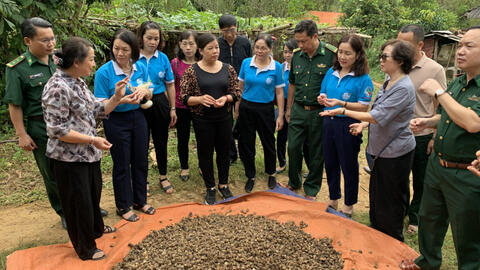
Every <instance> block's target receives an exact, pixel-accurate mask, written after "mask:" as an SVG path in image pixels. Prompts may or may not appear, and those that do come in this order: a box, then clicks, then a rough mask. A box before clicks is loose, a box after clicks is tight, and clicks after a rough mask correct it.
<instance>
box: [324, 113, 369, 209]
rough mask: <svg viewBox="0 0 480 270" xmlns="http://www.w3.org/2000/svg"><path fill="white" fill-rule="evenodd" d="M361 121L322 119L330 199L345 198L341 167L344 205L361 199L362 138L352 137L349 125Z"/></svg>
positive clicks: (341, 118)
mask: <svg viewBox="0 0 480 270" xmlns="http://www.w3.org/2000/svg"><path fill="white" fill-rule="evenodd" d="M358 122H359V121H357V120H355V119H352V118H350V117H325V118H324V119H323V137H322V143H323V158H324V160H325V171H326V172H327V182H328V189H329V192H330V200H338V199H340V198H341V197H342V192H341V188H340V168H341V169H342V172H343V181H344V189H345V205H354V204H356V203H357V200H358V179H359V178H358V177H359V176H358V153H359V152H360V145H361V144H362V136H361V135H359V136H353V135H352V134H351V133H350V128H349V126H350V125H351V124H353V123H358Z"/></svg>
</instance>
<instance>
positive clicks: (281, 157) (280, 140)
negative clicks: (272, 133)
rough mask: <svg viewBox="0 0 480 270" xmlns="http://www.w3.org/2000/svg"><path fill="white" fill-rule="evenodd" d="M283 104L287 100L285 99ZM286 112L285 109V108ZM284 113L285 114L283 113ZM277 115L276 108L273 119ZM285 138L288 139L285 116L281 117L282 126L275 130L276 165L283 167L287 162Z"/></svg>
mask: <svg viewBox="0 0 480 270" xmlns="http://www.w3.org/2000/svg"><path fill="white" fill-rule="evenodd" d="M285 104H287V100H286V99H285ZM285 112H286V109H285ZM284 115H285V114H284ZM277 117H278V109H275V120H276V119H277ZM287 139H288V123H287V119H286V118H285V116H284V117H283V128H282V129H280V130H279V131H278V132H277V158H278V166H279V167H283V166H285V165H286V164H287V155H286V153H287Z"/></svg>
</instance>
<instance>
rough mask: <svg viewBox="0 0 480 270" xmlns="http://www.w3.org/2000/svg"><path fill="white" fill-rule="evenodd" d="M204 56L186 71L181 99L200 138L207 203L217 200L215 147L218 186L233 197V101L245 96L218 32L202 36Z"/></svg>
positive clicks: (183, 77)
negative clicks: (230, 176)
mask: <svg viewBox="0 0 480 270" xmlns="http://www.w3.org/2000/svg"><path fill="white" fill-rule="evenodd" d="M197 45H198V48H199V52H200V54H201V55H202V60H200V61H199V62H197V63H196V64H193V65H192V66H191V67H189V68H188V69H187V70H185V73H183V76H182V79H181V82H180V91H181V94H180V95H181V99H182V100H183V102H184V103H185V104H186V105H187V106H189V107H190V109H191V111H192V116H193V128H194V131H195V137H196V138H197V153H198V160H199V165H200V169H201V170H202V175H203V180H204V181H205V186H206V188H207V192H206V195H205V204H208V205H210V204H214V203H215V201H216V190H215V178H214V173H213V150H214V149H215V151H216V153H217V160H216V161H217V168H218V190H219V191H220V194H221V195H222V197H223V198H224V199H227V198H230V197H232V193H231V192H230V189H229V188H228V171H229V147H230V140H231V138H232V117H231V107H232V106H231V103H234V102H235V101H236V100H237V99H238V98H240V96H241V91H240V89H239V87H238V85H237V74H236V73H235V70H234V69H233V67H232V66H230V65H228V64H224V63H222V62H220V61H218V55H219V47H218V42H217V39H216V38H215V36H213V35H211V34H203V35H201V36H200V37H199V38H198V44H197Z"/></svg>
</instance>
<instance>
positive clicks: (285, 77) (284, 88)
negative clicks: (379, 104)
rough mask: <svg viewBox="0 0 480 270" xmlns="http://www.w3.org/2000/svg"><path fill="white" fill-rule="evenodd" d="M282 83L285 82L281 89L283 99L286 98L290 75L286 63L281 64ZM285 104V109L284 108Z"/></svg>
mask: <svg viewBox="0 0 480 270" xmlns="http://www.w3.org/2000/svg"><path fill="white" fill-rule="evenodd" d="M282 66H283V81H284V82H285V86H284V87H283V96H284V97H285V99H287V98H288V76H289V75H290V67H289V66H288V62H283V65H282ZM286 104H287V103H285V108H286Z"/></svg>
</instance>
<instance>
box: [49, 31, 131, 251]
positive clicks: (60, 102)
mask: <svg viewBox="0 0 480 270" xmlns="http://www.w3.org/2000/svg"><path fill="white" fill-rule="evenodd" d="M56 56H57V58H58V67H59V69H57V71H56V72H55V73H54V74H53V76H52V77H51V78H50V80H49V81H48V83H47V84H46V85H45V89H44V91H43V95H42V107H43V112H44V118H45V123H46V125H47V133H48V136H49V139H48V144H47V152H46V155H47V157H49V158H50V159H51V166H52V172H53V174H54V177H55V179H56V180H57V183H58V189H59V195H60V201H61V203H62V209H63V213H64V214H65V220H66V223H67V231H68V235H69V237H70V240H71V241H72V244H73V248H74V249H75V251H76V253H77V255H78V257H80V259H82V260H100V259H103V258H105V253H104V252H103V251H102V250H100V249H98V248H97V246H96V244H95V239H96V238H99V237H100V236H102V235H103V234H104V233H111V232H114V231H116V228H112V227H110V226H105V225H104V224H103V219H102V216H101V213H100V207H99V203H100V195H101V193H102V172H101V170H100V159H101V157H102V151H101V150H107V149H109V148H110V147H111V146H112V145H111V144H110V143H109V142H108V141H107V140H105V139H104V138H102V137H98V136H97V133H96V129H95V126H96V122H95V118H105V116H106V114H109V113H110V112H111V111H112V110H113V109H114V108H115V107H116V106H117V105H119V104H120V103H126V102H129V103H132V102H133V103H134V102H137V103H138V101H139V100H140V99H138V96H137V95H138V94H132V95H128V96H125V97H124V94H125V85H126V83H127V81H128V80H127V79H124V80H120V81H119V82H118V83H116V84H115V85H114V88H115V89H114V94H113V95H112V96H111V97H110V98H109V99H108V100H105V103H103V102H101V101H98V100H96V99H95V97H94V96H93V94H92V92H91V91H90V90H89V89H88V88H87V85H86V84H85V82H84V81H83V80H82V79H81V78H80V77H84V76H88V75H90V73H91V72H92V71H93V68H94V67H95V60H94V51H93V47H92V44H91V43H90V42H88V41H87V40H85V39H83V38H79V37H73V38H69V39H68V40H67V41H65V42H64V43H63V44H62V50H61V51H59V52H57V53H56Z"/></svg>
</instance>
